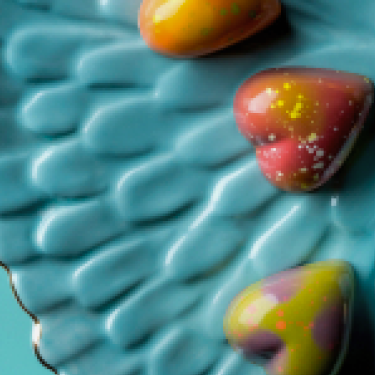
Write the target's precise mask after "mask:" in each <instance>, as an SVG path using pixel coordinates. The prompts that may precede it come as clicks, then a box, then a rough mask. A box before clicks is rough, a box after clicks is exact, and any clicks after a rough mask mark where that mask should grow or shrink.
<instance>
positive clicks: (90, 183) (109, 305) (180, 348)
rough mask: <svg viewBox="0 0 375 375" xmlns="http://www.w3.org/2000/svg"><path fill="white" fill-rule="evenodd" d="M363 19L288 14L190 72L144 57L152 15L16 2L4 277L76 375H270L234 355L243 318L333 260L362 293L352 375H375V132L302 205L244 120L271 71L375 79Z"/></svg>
mask: <svg viewBox="0 0 375 375" xmlns="http://www.w3.org/2000/svg"><path fill="white" fill-rule="evenodd" d="M362 3H363V4H362V6H361V7H358V6H356V5H355V4H354V3H353V2H350V1H348V0H345V1H343V0H340V1H339V0H331V1H329V2H328V1H323V0H317V1H315V2H311V1H308V0H284V1H283V6H284V14H283V17H282V19H280V20H279V21H278V22H276V23H275V24H274V25H272V26H271V27H269V28H268V29H267V30H265V31H264V32H262V33H260V34H259V35H257V36H254V37H252V38H250V39H249V40H248V41H246V42H244V43H241V44H239V45H237V46H235V47H233V48H230V49H227V50H226V51H224V52H222V53H218V54H215V55H212V56H210V57H206V58H201V59H196V60H173V59H168V58H164V57H161V56H159V55H156V54H154V53H153V52H151V51H150V50H149V49H148V48H147V47H146V46H145V44H144V43H143V41H142V40H141V38H140V36H139V33H138V30H137V12H138V7H139V4H140V0H126V1H124V0H101V1H95V0H84V1H83V0H81V1H76V0H74V1H73V0H22V1H21V0H19V1H12V0H0V48H1V52H2V53H1V60H0V126H1V135H2V136H1V139H0V146H1V148H0V215H1V217H0V260H1V262H2V263H3V264H5V265H6V266H7V267H9V269H10V271H11V273H12V278H13V283H14V286H15V289H16V291H17V293H18V295H19V297H20V298H21V300H22V302H23V304H24V305H25V307H26V308H27V309H28V310H29V311H30V312H31V313H33V314H35V315H36V316H37V317H38V319H39V320H40V323H41V325H42V328H43V334H42V337H41V340H40V343H39V353H40V355H41V356H42V357H43V358H44V360H45V361H46V362H48V363H49V364H50V365H51V366H53V367H54V368H55V369H56V370H57V371H58V373H59V374H61V375H86V374H87V375H141V374H142V375H203V374H205V375H239V374H248V375H259V374H262V370H261V369H259V368H257V367H256V366H254V365H252V364H249V363H246V362H245V361H244V360H242V359H241V358H240V357H239V356H238V354H236V353H234V352H232V351H231V350H230V349H229V347H228V345H227V344H226V342H225V340H224V334H223V328H222V319H223V316H224V312H225V310H226V307H227V305H228V303H229V302H230V300H231V299H232V298H233V296H234V295H235V294H236V293H237V292H239V291H240V290H241V289H243V288H244V287H245V286H247V285H248V284H250V283H252V282H255V281H257V280H259V279H260V278H263V277H265V276H267V275H270V274H272V273H275V272H278V271H281V270H284V269H286V268H289V267H292V266H295V265H297V264H301V263H304V262H310V261H315V260H322V259H329V258H341V259H346V260H348V261H350V262H351V263H352V264H353V266H354V267H355V270H356V273H357V276H358V280H359V284H358V296H359V297H358V299H357V303H356V311H357V313H356V315H355V321H354V332H353V336H352V342H351V346H350V351H349V356H348V359H347V361H346V363H345V365H344V367H343V370H342V371H341V373H340V375H342V374H350V373H352V371H353V370H357V369H358V368H359V366H361V367H362V366H363V367H364V368H372V369H373V370H374V371H375V363H374V361H373V357H374V349H373V341H374V340H375V335H374V334H375V332H374V324H375V304H374V299H373V298H372V296H373V293H374V276H375V275H374V265H375V263H374V257H375V238H374V227H375V215H374V212H375V210H374V209H373V208H374V207H373V206H375V199H374V194H375V170H374V169H373V168H372V160H373V158H374V156H375V155H374V152H375V151H374V150H375V145H374V142H375V140H374V137H373V135H374V131H373V129H372V126H373V120H374V118H373V116H372V115H371V116H370V118H369V120H368V122H367V124H366V129H365V131H364V133H363V135H362V137H361V139H360V140H359V142H358V144H357V146H356V147H355V150H354V151H353V153H352V155H351V157H350V159H349V160H348V162H347V163H346V165H345V167H344V168H343V170H342V171H341V172H340V173H339V174H338V175H337V176H336V177H335V178H334V179H333V181H332V182H331V183H330V184H329V185H328V186H326V187H325V188H324V189H321V190H319V191H318V192H316V193H313V194H298V195H295V194H290V193H288V194H287V193H282V192H279V191H278V190H276V189H275V188H273V187H272V186H271V185H269V183H268V182H267V181H266V180H265V179H264V178H263V176H262V175H261V173H260V171H259V169H258V166H257V164H256V160H255V155H254V152H253V149H252V148H251V146H250V145H249V144H248V143H247V142H246V141H245V140H244V139H243V138H242V136H240V134H239V133H238V131H237V129H236V126H235V123H234V119H233V114H232V99H233V95H234V93H235V91H236V89H237V88H238V87H239V85H240V84H241V83H242V82H243V81H244V80H245V79H246V78H248V77H249V76H250V75H251V74H254V73H255V72H257V71H259V70H261V69H264V68H268V67H274V66H281V65H308V66H313V67H325V68H333V69H340V70H347V71H352V72H355V73H360V74H364V75H367V76H369V77H370V78H372V79H373V80H374V79H375V68H374V65H373V61H375V37H374V35H373V34H374V33H373V31H374V25H373V17H372V15H373V14H374V12H375V3H374V2H373V1H371V0H363V2H362ZM359 348H361V349H359ZM358 363H361V365H358ZM366 366H371V367H366ZM370 372H371V371H370Z"/></svg>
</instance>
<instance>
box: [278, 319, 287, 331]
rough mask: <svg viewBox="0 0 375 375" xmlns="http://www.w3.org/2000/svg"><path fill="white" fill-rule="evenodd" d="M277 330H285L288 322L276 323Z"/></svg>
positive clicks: (280, 321)
mask: <svg viewBox="0 0 375 375" xmlns="http://www.w3.org/2000/svg"><path fill="white" fill-rule="evenodd" d="M276 328H277V329H279V330H281V331H283V330H284V329H286V322H285V321H284V320H279V321H278V322H277V323H276Z"/></svg>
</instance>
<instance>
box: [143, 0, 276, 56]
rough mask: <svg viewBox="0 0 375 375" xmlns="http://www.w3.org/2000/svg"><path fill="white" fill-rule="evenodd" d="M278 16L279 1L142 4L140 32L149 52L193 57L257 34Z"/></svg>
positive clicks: (147, 1)
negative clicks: (151, 50) (150, 50)
mask: <svg viewBox="0 0 375 375" xmlns="http://www.w3.org/2000/svg"><path fill="white" fill-rule="evenodd" d="M280 12H281V6H280V2H279V0H204V1H203V0H144V1H143V3H142V5H141V9H140V13H139V28H140V31H141V35H142V37H143V39H144V40H145V42H146V43H147V44H148V46H149V47H150V48H151V49H153V50H155V51H157V52H159V53H162V54H164V55H168V56H171V57H195V56H201V55H206V54H208V53H211V52H214V51H218V50H220V49H222V48H225V47H228V46H229V45H232V44H234V43H237V42H239V41H241V40H243V39H245V38H247V37H249V36H250V35H253V34H255V33H257V32H258V31H260V30H262V29H263V28H265V27H266V26H268V25H269V24H270V23H272V22H273V21H274V20H275V19H276V18H277V17H278V16H279V14H280Z"/></svg>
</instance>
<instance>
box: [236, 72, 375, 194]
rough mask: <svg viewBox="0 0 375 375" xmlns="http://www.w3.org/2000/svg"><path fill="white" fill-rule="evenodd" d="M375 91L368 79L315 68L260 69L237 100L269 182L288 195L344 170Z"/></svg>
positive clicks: (240, 118) (241, 120)
mask: <svg viewBox="0 0 375 375" xmlns="http://www.w3.org/2000/svg"><path fill="white" fill-rule="evenodd" d="M373 92H374V87H373V84H372V82H371V81H370V80H369V79H368V78H367V77H364V76H360V75H357V74H353V73H346V72H339V71H333V70H327V69H316V68H302V67H292V68H281V69H270V70H265V71H262V72H260V73H258V74H256V75H254V76H253V77H251V78H250V79H248V80H247V81H246V82H245V83H244V84H243V85H242V86H241V87H240V89H239V90H238V92H237V95H236V97H235V100H234V114H235V117H236V121H237V124H238V127H239V130H240V131H241V133H242V134H243V135H244V136H245V137H246V138H247V139H248V140H249V141H250V142H252V144H253V145H254V146H255V147H256V155H257V160H258V163H259V166H260V168H261V170H262V172H263V174H264V175H265V176H266V178H267V179H268V180H269V181H270V182H271V183H272V184H274V185H275V186H277V187H278V188H280V189H283V190H287V191H309V190H313V189H316V188H317V187H319V186H321V185H322V184H324V183H325V182H327V181H328V180H329V179H330V177H331V176H332V175H333V174H334V173H335V172H336V171H337V170H338V169H339V168H340V166H341V165H342V163H343V162H344V161H345V159H346V157H347V156H348V154H349V152H350V150H351V149H352V147H353V145H354V143H355V140H356V139H357V137H358V134H359V132H360V130H361V128H362V126H363V124H364V121H365V119H366V117H367V115H368V112H369V109H370V107H371V104H372V102H373Z"/></svg>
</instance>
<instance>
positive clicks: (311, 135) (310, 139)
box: [307, 133, 318, 142]
mask: <svg viewBox="0 0 375 375" xmlns="http://www.w3.org/2000/svg"><path fill="white" fill-rule="evenodd" d="M317 138H318V137H317V136H316V133H311V134H310V135H309V136H308V138H307V139H308V140H309V142H312V141H315V140H316V139H317Z"/></svg>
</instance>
